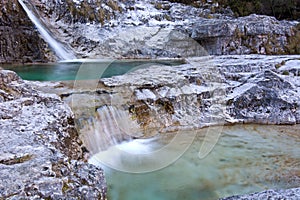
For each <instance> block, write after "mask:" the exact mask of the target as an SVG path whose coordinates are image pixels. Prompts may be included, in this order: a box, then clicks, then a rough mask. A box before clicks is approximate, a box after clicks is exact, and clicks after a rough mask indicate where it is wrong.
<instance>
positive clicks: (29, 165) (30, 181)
mask: <svg viewBox="0 0 300 200" xmlns="http://www.w3.org/2000/svg"><path fill="white" fill-rule="evenodd" d="M0 87H1V94H0V97H1V99H2V101H1V102H0V104H1V105H0V121H1V123H0V141H1V144H2V145H1V147H0V152H1V156H0V171H1V173H0V198H4V199H42V198H43V199H45V198H51V199H62V198H63V199H73V198H83V199H105V198H106V183H105V179H104V175H103V171H102V170H101V169H99V168H96V167H95V166H92V165H89V164H87V163H86V162H85V158H84V153H83V151H82V146H81V145H82V144H81V141H80V140H79V139H78V133H77V131H76V129H75V127H74V121H73V114H72V112H71V110H70V108H69V107H68V106H67V105H66V104H65V103H64V102H62V101H61V100H60V98H59V97H58V96H57V95H51V94H43V93H41V92H38V91H36V90H33V89H32V88H31V87H30V86H29V85H28V84H26V83H25V82H24V81H22V80H21V79H20V78H19V77H18V76H17V75H16V74H15V73H14V72H11V71H5V70H1V71H0Z"/></svg>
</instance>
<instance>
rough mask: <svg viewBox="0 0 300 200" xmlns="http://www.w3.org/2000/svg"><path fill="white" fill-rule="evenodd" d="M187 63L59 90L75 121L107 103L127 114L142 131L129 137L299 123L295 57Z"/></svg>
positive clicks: (223, 58)
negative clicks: (216, 127) (239, 125)
mask: <svg viewBox="0 0 300 200" xmlns="http://www.w3.org/2000/svg"><path fill="white" fill-rule="evenodd" d="M187 62H188V63H187V64H183V65H178V66H164V65H157V64H156V65H155V64H153V65H152V66H150V67H147V68H145V67H143V66H141V68H140V69H139V67H136V70H135V71H132V72H130V73H127V74H125V75H122V76H114V77H111V78H103V79H101V80H100V84H98V83H97V84H96V86H95V87H94V88H90V87H87V88H86V89H81V88H76V87H75V88H72V90H71V91H70V90H67V91H63V90H59V91H58V94H60V95H61V96H63V97H64V100H65V101H66V102H69V103H70V104H72V103H73V104H74V102H75V105H76V106H75V107H73V110H74V112H75V113H77V117H76V119H77V120H80V119H88V117H87V116H93V115H94V114H93V113H94V112H95V109H97V108H101V107H102V106H106V105H110V106H113V107H116V108H118V109H119V110H122V113H127V115H128V118H130V119H132V120H134V121H136V123H137V124H138V125H139V126H140V128H141V130H142V133H143V134H140V132H141V131H138V130H137V134H136V135H134V133H132V134H133V135H129V138H130V137H134V138H136V137H150V136H153V135H155V134H158V133H162V132H166V131H176V130H184V129H194V128H202V127H205V126H210V125H216V124H219V125H222V124H232V123H259V124H296V123H299V122H300V115H299V114H300V110H299V108H300V93H299V92H300V80H299V75H298V73H299V67H298V66H299V63H300V62H299V56H263V55H243V56H239V55H235V56H215V57H198V58H196V57H194V58H188V59H187ZM287 73H290V74H289V75H287ZM83 86H84V83H83ZM71 87H73V86H71ZM78 89H79V91H80V92H79V93H78V91H77V90H78ZM54 90H55V89H54ZM73 93H74V94H73ZM74 99H79V100H80V101H78V102H77V101H74ZM82 99H85V101H82ZM87 99H88V100H87ZM91 105H92V106H91ZM126 136H128V134H125V135H124V138H126Z"/></svg>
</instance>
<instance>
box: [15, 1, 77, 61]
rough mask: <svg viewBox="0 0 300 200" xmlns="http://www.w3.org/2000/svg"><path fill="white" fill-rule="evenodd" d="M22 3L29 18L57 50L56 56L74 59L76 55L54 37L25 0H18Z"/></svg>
mask: <svg viewBox="0 0 300 200" xmlns="http://www.w3.org/2000/svg"><path fill="white" fill-rule="evenodd" d="M18 1H19V3H20V5H21V6H22V7H23V9H24V11H25V12H26V13H27V15H28V17H29V19H30V20H31V21H32V22H33V23H34V25H35V26H36V28H37V29H38V31H39V32H40V34H41V35H42V37H43V38H44V40H45V41H46V42H47V43H48V44H49V45H50V47H51V48H52V50H53V51H54V52H55V54H56V56H57V57H58V58H59V59H61V60H73V59H75V58H76V57H75V56H74V55H73V54H72V53H71V52H68V51H67V50H66V49H65V48H64V46H63V45H62V44H61V43H59V42H58V41H57V40H56V39H54V38H53V37H52V36H51V34H50V33H49V31H47V29H46V28H45V27H44V26H43V25H42V23H41V21H40V20H39V19H38V18H37V17H36V16H35V15H34V14H33V12H31V11H30V9H29V8H28V6H27V5H26V4H25V3H24V2H23V0H18Z"/></svg>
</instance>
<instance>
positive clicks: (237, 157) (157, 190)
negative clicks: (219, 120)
mask: <svg viewBox="0 0 300 200" xmlns="http://www.w3.org/2000/svg"><path fill="white" fill-rule="evenodd" d="M206 131H207V129H201V130H198V131H197V136H196V138H195V140H194V142H193V144H192V145H191V146H190V148H189V149H188V150H187V151H186V152H185V153H184V154H183V156H181V157H180V158H179V159H178V160H177V161H176V162H174V163H173V164H171V165H169V166H167V167H165V168H163V169H160V170H156V171H153V172H149V173H141V174H134V173H126V172H121V171H118V170H115V169H112V168H110V167H108V166H106V165H103V162H102V158H103V157H102V156H103V155H104V154H105V155H106V156H109V155H111V156H113V157H112V158H111V159H116V162H117V163H118V164H119V165H122V163H123V164H128V162H131V163H133V165H136V166H139V165H143V164H145V163H142V162H140V161H139V160H138V159H136V160H134V158H132V157H130V158H129V157H126V155H127V154H124V155H123V154H120V155H119V156H116V155H114V154H113V152H114V151H112V149H115V148H118V149H119V150H120V151H126V152H127V153H131V154H140V153H142V154H145V153H149V152H152V151H155V150H157V149H159V148H161V147H162V146H164V145H165V144H166V143H169V141H170V140H171V139H172V137H169V136H170V135H172V134H170V135H169V136H168V134H167V135H163V136H160V137H157V138H152V139H143V140H133V141H130V142H124V143H122V144H119V145H116V146H114V147H111V148H110V149H108V150H107V151H104V152H100V153H98V154H95V155H94V156H93V157H92V158H91V159H90V160H89V162H90V163H92V164H95V165H98V166H101V167H103V168H104V171H105V173H106V180H107V182H108V198H109V199H112V200H121V199H122V200H140V199H143V200H153V199H155V200H182V199H189V200H199V199H200V200H213V199H218V198H221V197H226V196H231V195H236V194H245V193H252V192H258V191H262V190H265V189H271V188H272V189H276V188H292V187H299V185H300V153H299V146H300V126H299V125H297V126H266V125H234V126H226V127H224V128H223V132H222V136H221V138H220V139H219V142H218V143H217V145H216V146H215V148H214V149H213V151H212V152H211V153H210V154H209V155H208V156H207V157H205V158H204V159H199V157H198V156H197V155H198V151H199V147H200V146H201V144H202V142H203V138H204V135H205V133H206ZM194 133H195V132H194V131H193V132H189V131H184V132H179V134H186V135H189V134H194ZM181 145H182V143H181V142H178V143H177V147H178V149H180V146H181ZM171 151H177V148H176V147H175V148H173V149H170V152H169V153H170V154H172V152H171ZM137 158H138V157H137ZM157 159H163V158H162V157H160V158H157ZM147 164H149V163H147ZM150 165H151V163H150ZM141 167H144V166H141Z"/></svg>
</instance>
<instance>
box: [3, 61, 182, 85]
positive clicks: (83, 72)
mask: <svg viewBox="0 0 300 200" xmlns="http://www.w3.org/2000/svg"><path fill="white" fill-rule="evenodd" d="M183 63H184V61H182V60H94V61H93V60H87V61H80V60H78V61H76V60H74V61H71V62H61V63H51V64H28V65H16V66H10V65H5V66H2V67H3V68H4V69H9V70H12V71H15V72H16V73H17V74H18V75H19V76H21V77H22V78H23V79H25V80H34V81H63V80H90V79H99V78H108V77H112V76H117V75H122V74H125V73H127V72H129V71H134V70H135V69H138V68H140V67H148V66H151V65H154V64H159V65H169V66H172V65H179V64H183Z"/></svg>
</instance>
